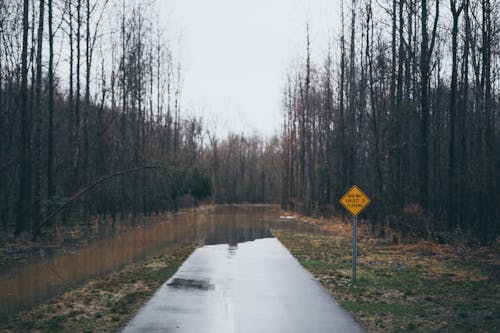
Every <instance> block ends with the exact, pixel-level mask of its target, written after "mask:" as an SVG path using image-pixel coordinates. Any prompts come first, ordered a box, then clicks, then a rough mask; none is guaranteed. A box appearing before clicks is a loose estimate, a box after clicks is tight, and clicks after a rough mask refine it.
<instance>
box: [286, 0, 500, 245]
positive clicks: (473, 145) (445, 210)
mask: <svg viewBox="0 0 500 333" xmlns="http://www.w3.org/2000/svg"><path fill="white" fill-rule="evenodd" d="M499 10H500V8H499V6H498V2H495V1H490V0H481V1H470V0H450V1H447V2H443V1H439V0H433V1H426V0H422V1H414V0H405V1H403V0H401V1H396V0H394V1H384V2H381V3H379V2H373V1H371V0H363V1H359V0H358V1H352V2H351V1H349V2H346V1H344V2H343V5H342V9H341V11H342V12H341V17H342V22H341V24H342V31H341V33H340V36H339V38H337V39H336V40H335V41H332V43H331V45H330V47H329V48H328V50H326V52H325V54H326V55H325V56H324V59H323V61H322V62H321V63H317V64H316V63H313V61H312V60H311V59H312V57H311V49H312V48H314V45H312V44H311V42H310V36H309V31H307V36H306V37H307V38H306V39H307V43H306V52H305V56H304V57H303V59H304V60H302V61H301V64H300V65H298V66H296V67H295V68H293V70H291V71H290V72H289V75H288V84H287V86H286V89H285V90H284V98H283V100H284V103H283V104H284V113H283V115H284V117H283V118H284V135H283V156H284V174H283V182H284V184H283V185H284V186H283V189H284V192H283V201H282V202H283V206H284V207H289V208H294V209H298V210H300V211H302V212H304V213H306V214H308V215H309V214H331V213H332V212H334V211H337V210H338V209H340V207H339V205H338V199H339V198H340V197H341V196H342V194H343V193H345V191H346V190H348V189H349V187H350V186H352V185H353V184H357V185H359V186H360V187H361V188H363V189H364V190H365V191H366V192H367V193H368V194H369V195H370V197H371V198H372V199H373V203H372V205H371V207H370V209H369V210H368V211H367V213H366V214H367V216H368V217H370V218H371V220H372V223H373V226H374V228H375V227H376V226H377V225H383V224H384V223H385V222H388V223H392V224H393V225H398V224H399V225H400V226H401V224H404V223H405V221H403V220H404V219H405V218H404V217H405V216H408V215H418V216H421V217H423V216H427V218H430V219H431V221H432V223H431V227H432V228H433V229H435V230H436V231H441V232H442V231H448V232H454V231H456V230H457V229H460V230H462V231H467V232H470V233H471V234H474V235H480V236H481V238H482V239H483V240H485V241H486V240H493V239H495V237H496V235H498V233H499V231H500V223H499V217H500V177H499V173H498V170H500V150H499V149H500V137H499V108H498V105H499V104H498V102H499V97H500V94H499V92H500V91H499V85H498V83H499V80H498V79H499V69H500V67H499V65H500V62H499V60H500V57H499V55H500V54H499V51H500V49H499V48H498V41H499V31H498V26H499V25H498V22H499V21H498V18H499ZM310 24H314V22H310ZM344 27H345V28H344ZM388 27H390V29H388ZM388 32H390V33H388ZM332 40H334V39H332ZM334 50H335V51H334ZM336 50H338V51H336ZM406 220H408V219H406ZM406 222H408V221H406ZM420 222H423V218H422V219H421V220H420V221H419V220H418V219H416V220H415V219H414V220H412V222H411V223H414V224H418V223H420ZM379 223H380V224H379ZM406 227H408V226H406ZM409 227H410V228H415V229H419V228H423V227H422V226H418V225H413V226H409Z"/></svg>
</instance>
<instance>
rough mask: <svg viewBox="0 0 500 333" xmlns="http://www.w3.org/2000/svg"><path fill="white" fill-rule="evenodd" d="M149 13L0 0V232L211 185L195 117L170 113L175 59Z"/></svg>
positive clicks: (141, 209) (139, 210) (137, 210)
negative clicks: (201, 163)
mask: <svg viewBox="0 0 500 333" xmlns="http://www.w3.org/2000/svg"><path fill="white" fill-rule="evenodd" d="M154 13H155V5H154V4H145V3H143V2H141V1H136V2H133V1H92V0H64V1H63V0H54V1H48V2H47V1H39V2H36V1H28V0H25V1H1V2H0V19H1V24H2V29H1V38H0V40H1V43H2V47H1V51H0V56H1V58H0V68H1V70H2V71H1V75H0V79H1V83H0V88H1V90H0V96H1V100H0V107H1V112H0V142H1V147H0V161H1V169H0V170H1V171H0V172H1V175H0V179H1V186H0V196H1V200H0V201H1V207H0V217H1V221H2V229H3V232H4V234H6V233H9V232H15V234H16V235H21V234H23V233H24V232H30V233H31V234H32V236H33V237H36V236H38V235H39V233H40V231H42V229H43V230H45V231H48V230H53V227H55V226H68V225H69V226H71V225H76V226H78V225H81V226H83V227H84V228H86V227H90V226H91V223H94V222H95V221H96V219H97V220H99V222H100V223H105V222H106V223H107V224H112V225H113V226H114V223H115V221H116V220H117V219H119V218H121V219H123V218H125V217H127V216H129V215H134V216H135V215H137V214H143V215H146V216H147V215H150V214H152V213H158V212H162V211H165V210H167V209H168V210H175V209H177V208H178V207H179V205H186V204H190V202H186V200H187V201H189V200H191V201H193V200H199V199H202V198H204V197H207V196H209V195H210V191H211V183H210V179H209V178H208V176H207V174H206V172H204V171H203V170H202V168H201V166H200V163H199V160H200V158H201V141H202V140H201V134H202V128H201V120H200V119H196V118H192V117H191V118H187V117H184V118H182V117H181V116H180V109H181V105H180V94H181V87H182V71H181V65H180V62H179V60H178V59H176V57H175V54H174V47H173V46H172V45H170V44H169V38H170V37H169V36H168V35H167V33H166V32H165V31H164V30H163V29H162V28H160V25H159V23H158V22H159V17H156V16H155V15H154ZM45 15H48V16H47V17H46V16H45ZM21 22H22V24H21ZM96 184H97V185H96ZM94 185H96V186H94ZM188 194H191V195H188ZM188 197H189V198H188ZM63 207H64V208H66V209H64V210H62V211H61V209H60V208H63ZM56 211H57V212H58V213H59V212H60V213H59V214H57V215H54V214H53V213H56Z"/></svg>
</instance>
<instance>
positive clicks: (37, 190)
mask: <svg viewBox="0 0 500 333" xmlns="http://www.w3.org/2000/svg"><path fill="white" fill-rule="evenodd" d="M44 11H45V2H44V0H40V7H39V18H38V32H37V54H36V88H35V89H36V91H35V94H36V96H35V98H36V103H35V114H36V124H35V137H34V139H35V142H34V145H35V149H36V152H35V165H34V167H35V187H34V195H35V197H34V206H33V232H35V230H38V225H39V223H40V220H41V218H42V216H41V212H42V193H41V191H42V140H41V139H42V125H43V124H42V123H43V114H42V112H43V105H42V88H43V87H42V75H43V74H42V52H43V28H44Z"/></svg>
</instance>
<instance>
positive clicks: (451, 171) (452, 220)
mask: <svg viewBox="0 0 500 333" xmlns="http://www.w3.org/2000/svg"><path fill="white" fill-rule="evenodd" d="M462 8H463V7H462V5H461V6H460V7H459V8H458V9H457V8H456V0H450V10H451V14H452V17H453V27H452V31H451V53H452V65H451V86H450V105H449V108H450V111H449V113H450V125H449V126H450V142H449V148H448V230H449V231H452V230H453V229H454V228H455V226H456V217H457V207H456V194H455V193H456V186H455V184H456V180H455V178H456V175H455V169H456V166H455V150H456V143H455V139H456V134H455V131H456V112H457V111H456V110H457V76H458V69H457V67H458V65H457V48H458V47H457V38H458V20H459V17H460V13H461V11H462ZM463 148H465V147H463Z"/></svg>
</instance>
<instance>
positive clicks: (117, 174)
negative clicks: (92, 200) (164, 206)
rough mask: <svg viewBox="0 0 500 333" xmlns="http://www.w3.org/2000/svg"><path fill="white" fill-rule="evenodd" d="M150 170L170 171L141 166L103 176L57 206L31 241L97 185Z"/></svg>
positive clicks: (162, 167) (157, 167) (158, 167)
mask: <svg viewBox="0 0 500 333" xmlns="http://www.w3.org/2000/svg"><path fill="white" fill-rule="evenodd" d="M151 169H164V170H171V168H167V167H164V166H157V165H151V166H143V167H139V168H134V169H129V170H122V171H119V172H116V173H113V174H111V175H107V176H103V177H101V178H99V179H98V180H96V181H95V182H94V183H92V184H90V185H88V186H86V187H84V188H82V189H80V190H78V191H77V192H76V193H75V194H74V195H72V196H71V197H70V198H69V199H68V200H66V202H65V203H63V204H62V205H61V206H59V208H57V209H56V210H54V211H53V212H52V213H51V214H50V215H48V216H47V218H46V219H45V220H44V221H43V222H42V223H40V224H39V225H38V228H37V229H36V230H35V231H34V233H33V237H32V240H33V241H35V240H36V239H37V238H38V236H39V235H40V232H41V230H42V228H43V226H45V225H46V224H47V223H49V221H50V220H51V219H52V218H53V217H55V216H56V215H57V214H59V213H60V212H62V211H63V210H64V209H66V208H67V207H68V206H70V205H71V204H72V203H73V202H74V201H76V200H77V199H78V198H80V197H81V196H82V195H84V194H85V193H87V192H88V191H90V190H92V189H93V188H94V187H96V186H97V185H99V184H101V183H104V182H105V181H107V180H109V179H111V178H115V177H118V176H123V175H126V174H129V173H134V172H138V171H142V170H151Z"/></svg>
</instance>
